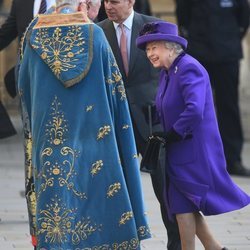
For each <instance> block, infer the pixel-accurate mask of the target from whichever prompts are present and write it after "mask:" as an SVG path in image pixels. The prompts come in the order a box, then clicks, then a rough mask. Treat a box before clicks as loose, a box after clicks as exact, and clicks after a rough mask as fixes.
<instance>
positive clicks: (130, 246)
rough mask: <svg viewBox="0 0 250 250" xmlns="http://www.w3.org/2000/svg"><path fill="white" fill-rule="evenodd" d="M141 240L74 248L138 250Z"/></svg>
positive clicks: (52, 249) (83, 249) (57, 249)
mask: <svg viewBox="0 0 250 250" xmlns="http://www.w3.org/2000/svg"><path fill="white" fill-rule="evenodd" d="M139 245H140V242H139V240H138V239H136V238H132V239H131V240H127V241H123V242H121V243H113V244H103V245H98V246H94V247H85V248H79V247H77V248H74V250H138V248H139ZM50 250H65V248H61V247H60V248H58V247H57V248H51V249H50ZM67 250H72V249H67Z"/></svg>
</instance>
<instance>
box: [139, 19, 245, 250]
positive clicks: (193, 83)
mask: <svg viewBox="0 0 250 250" xmlns="http://www.w3.org/2000/svg"><path fill="white" fill-rule="evenodd" d="M136 42H137V46H138V47H139V48H140V49H143V50H145V51H146V53H147V57H148V59H149V60H150V62H151V63H152V64H153V66H154V67H156V68H161V69H162V70H161V73H160V82H159V89H158V93H157V97H156V113H155V117H154V119H155V121H157V120H158V121H160V122H161V123H162V125H163V128H164V132H156V133H155V135H157V136H160V137H163V138H164V139H165V141H166V157H167V159H168V164H167V165H166V171H167V175H168V177H167V179H168V185H167V191H166V195H167V197H166V201H167V206H168V207H169V216H170V217H172V218H173V217H174V216H175V217H176V219H177V222H178V226H179V230H180V236H181V244H182V249H183V250H187V249H188V250H191V249H195V234H196V235H197V236H198V238H199V239H200V240H201V242H202V244H203V245H204V247H205V249H207V250H208V249H211V250H221V249H226V248H222V246H221V245H220V244H219V243H218V242H217V241H216V240H215V238H214V237H213V236H212V234H211V232H210V231H209V228H208V226H207V224H206V222H205V220H204V217H203V216H202V214H204V215H216V214H221V213H225V212H229V211H233V210H236V209H240V208H242V207H244V206H246V205H248V204H249V203H250V197H249V196H248V195H247V194H246V193H244V192H243V191H242V190H241V189H240V188H239V187H238V186H237V185H236V184H235V183H234V182H233V181H232V179H231V178H230V176H229V174H228V173H227V170H226V162H225V157H224V151H223V146H222V142H221V137H220V133H219V129H218V125H217V120H216V115H215V110H214V103H213V96H212V91H211V87H210V80H209V76H208V73H207V72H206V70H205V69H204V67H203V66H202V65H201V64H200V63H199V62H198V61H197V60H195V59H194V58H193V57H191V56H190V55H188V54H186V53H185V52H184V50H185V49H186V47H187V41H186V40H185V39H184V38H182V37H180V36H178V30H177V26H176V25H175V24H172V23H168V22H163V21H159V22H154V23H149V24H146V25H145V26H144V28H143V29H142V31H141V33H140V35H139V37H138V38H137V41H136Z"/></svg>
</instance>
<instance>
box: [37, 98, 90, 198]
mask: <svg viewBox="0 0 250 250" xmlns="http://www.w3.org/2000/svg"><path fill="white" fill-rule="evenodd" d="M60 106H61V103H60V102H59V101H58V100H57V97H55V99H54V101H53V102H52V111H53V112H52V114H51V116H52V121H51V120H50V121H48V124H46V135H47V136H48V137H49V139H48V142H49V143H50V144H53V145H56V147H54V148H53V149H52V148H51V147H47V148H44V149H43V151H42V153H41V162H42V169H41V171H40V172H39V174H38V178H39V179H41V180H42V183H41V184H40V186H39V191H38V197H39V196H40V195H41V193H42V192H44V191H45V190H46V189H47V188H48V187H52V186H54V185H55V183H58V185H59V187H66V188H67V190H69V191H72V192H73V193H74V194H75V195H76V196H78V197H79V198H81V199H87V196H86V193H84V192H80V191H78V190H77V189H76V187H75V184H74V180H73V178H74V177H75V176H76V175H77V173H76V171H75V159H76V158H77V157H78V154H79V152H76V151H75V150H73V149H72V148H70V147H68V146H64V147H58V146H60V144H63V143H64V142H65V140H66V139H65V132H67V131H68V126H67V124H66V123H67V122H66V120H65V119H64V113H63V112H62V111H61V110H60ZM54 151H55V152H54ZM59 152H60V156H61V157H60V156H59V157H57V158H58V159H57V160H55V159H53V158H54V157H55V155H57V154H59ZM52 156H53V158H51V157H52Z"/></svg>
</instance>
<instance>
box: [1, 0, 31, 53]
mask: <svg viewBox="0 0 250 250" xmlns="http://www.w3.org/2000/svg"><path fill="white" fill-rule="evenodd" d="M33 8H34V0H13V2H12V6H11V10H10V14H9V16H8V17H7V19H6V21H5V22H4V24H3V25H2V27H1V28H0V51H1V50H2V49H4V48H5V47H7V46H8V45H9V44H10V43H11V42H12V41H13V40H14V39H15V38H16V37H18V39H19V40H20V39H21V38H22V35H23V33H24V32H25V30H26V28H27V26H28V25H29V23H30V21H31V20H32V19H33Z"/></svg>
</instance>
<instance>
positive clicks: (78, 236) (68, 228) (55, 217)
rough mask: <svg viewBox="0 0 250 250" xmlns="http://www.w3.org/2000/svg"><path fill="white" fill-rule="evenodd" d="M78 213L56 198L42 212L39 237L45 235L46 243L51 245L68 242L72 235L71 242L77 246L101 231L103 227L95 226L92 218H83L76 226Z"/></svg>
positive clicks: (39, 220)
mask: <svg viewBox="0 0 250 250" xmlns="http://www.w3.org/2000/svg"><path fill="white" fill-rule="evenodd" d="M76 211H77V210H76V209H70V208H68V207H66V205H65V204H63V203H62V200H61V199H60V198H58V197H57V196H55V198H52V199H51V203H50V204H46V209H44V210H40V215H41V216H40V217H39V219H38V222H39V223H40V224H39V229H38V235H42V234H44V237H45V242H49V243H64V242H68V239H69V238H68V235H70V236H71V242H72V243H73V244H74V245H77V244H79V243H80V241H82V240H86V239H88V236H90V235H92V234H93V233H95V232H96V231H101V227H102V225H98V226H97V225H96V224H93V223H92V222H91V220H90V218H86V219H85V218H82V219H81V220H80V221H78V222H76V224H74V222H75V219H76Z"/></svg>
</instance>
